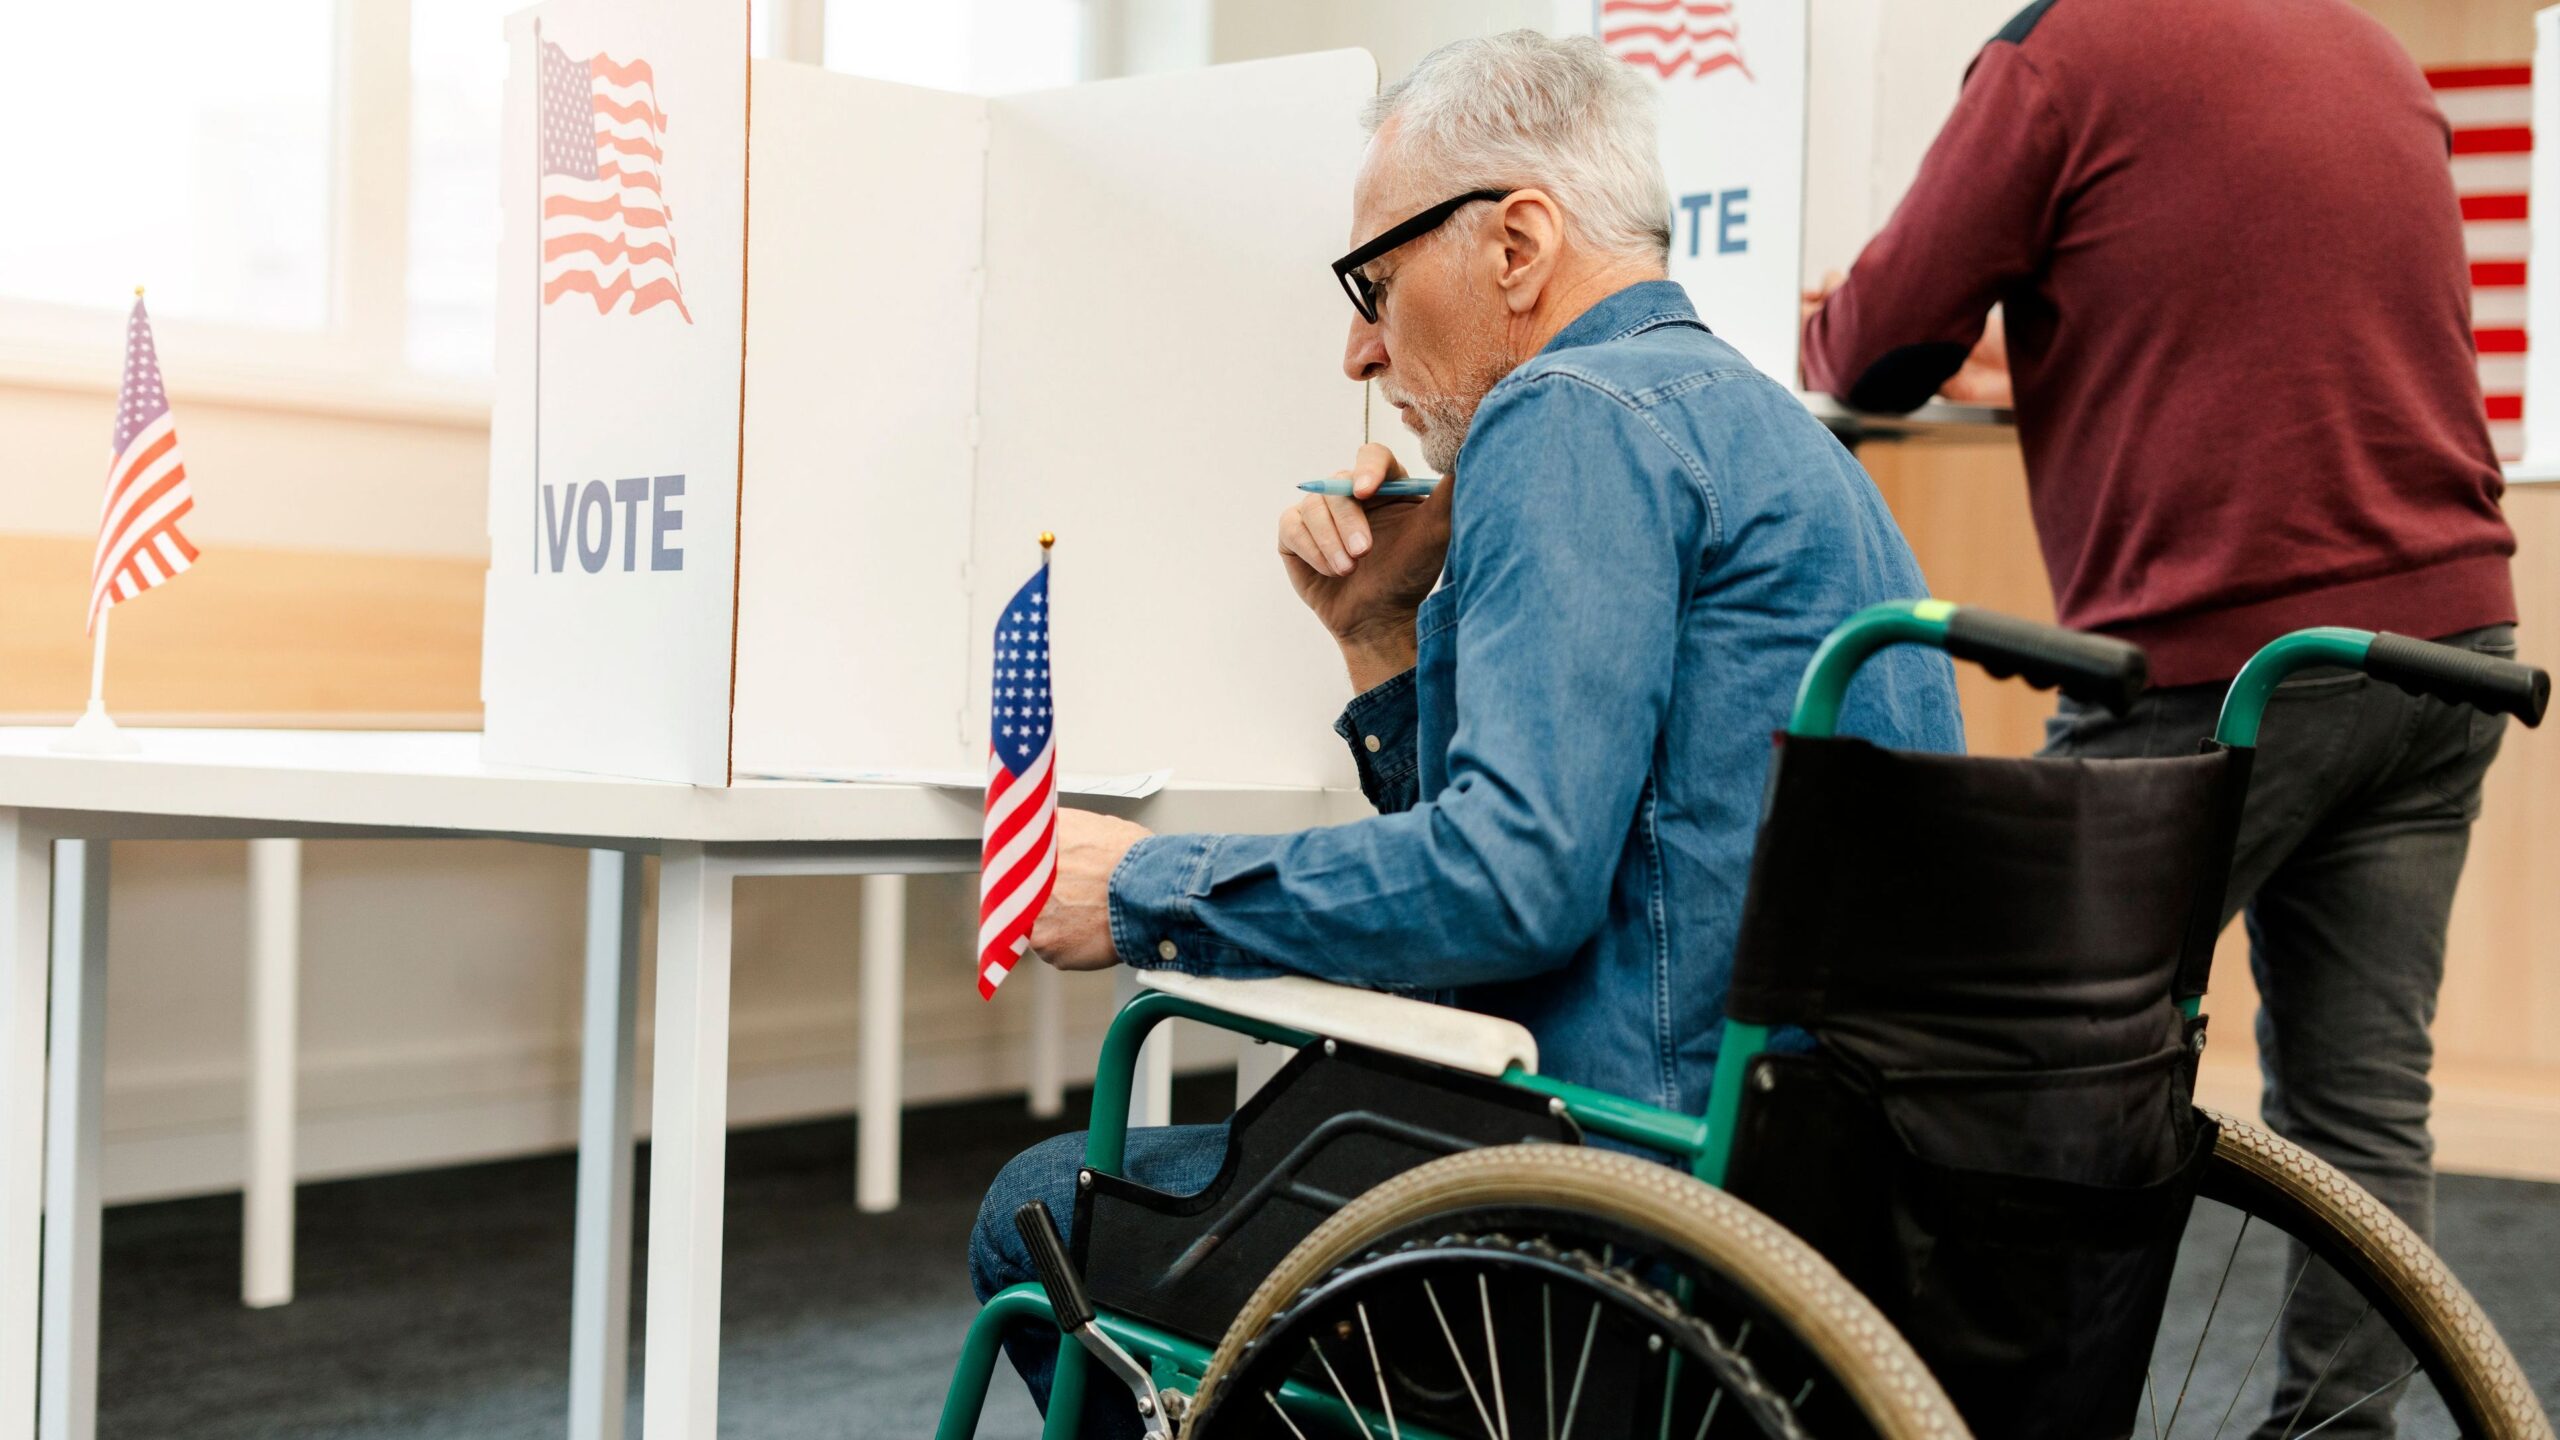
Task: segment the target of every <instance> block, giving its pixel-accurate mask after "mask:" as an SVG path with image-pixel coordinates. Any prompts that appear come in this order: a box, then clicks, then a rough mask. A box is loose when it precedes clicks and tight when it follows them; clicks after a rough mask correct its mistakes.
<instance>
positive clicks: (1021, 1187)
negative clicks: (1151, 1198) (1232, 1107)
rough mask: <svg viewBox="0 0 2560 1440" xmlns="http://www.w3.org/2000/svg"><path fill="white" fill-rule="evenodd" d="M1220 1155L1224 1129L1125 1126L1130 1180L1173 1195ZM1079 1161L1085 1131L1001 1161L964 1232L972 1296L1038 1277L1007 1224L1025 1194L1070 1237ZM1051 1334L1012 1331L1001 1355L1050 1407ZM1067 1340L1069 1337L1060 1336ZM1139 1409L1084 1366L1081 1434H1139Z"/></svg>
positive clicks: (1089, 1437)
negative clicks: (1045, 1207)
mask: <svg viewBox="0 0 2560 1440" xmlns="http://www.w3.org/2000/svg"><path fill="white" fill-rule="evenodd" d="M1226 1155H1227V1127H1226V1126H1225V1125H1223V1124H1220V1125H1166V1126H1161V1127H1151V1128H1148V1129H1144V1130H1132V1131H1130V1132H1129V1149H1128V1155H1127V1163H1126V1164H1125V1165H1124V1166H1123V1167H1122V1168H1123V1169H1124V1171H1125V1172H1126V1173H1127V1175H1128V1176H1129V1178H1130V1179H1132V1180H1136V1181H1139V1182H1140V1183H1142V1184H1146V1185H1152V1186H1154V1187H1155V1188H1156V1189H1158V1190H1163V1191H1168V1192H1170V1193H1172V1194H1176V1195H1191V1194H1196V1193H1198V1192H1199V1191H1200V1190H1202V1189H1204V1188H1206V1187H1207V1185H1208V1183H1209V1182H1210V1181H1211V1180H1214V1179H1216V1178H1217V1176H1218V1166H1219V1164H1220V1163H1221V1162H1222V1161H1224V1160H1225V1159H1226ZM1083 1167H1084V1132H1083V1131H1081V1130H1079V1131H1077V1132H1076V1133H1075V1134H1072V1135H1056V1136H1052V1137H1050V1138H1049V1139H1046V1140H1043V1141H1041V1142H1040V1143H1039V1144H1037V1145H1034V1146H1032V1147H1031V1148H1030V1149H1028V1150H1025V1151H1023V1152H1022V1153H1021V1154H1019V1155H1016V1156H1014V1157H1013V1158H1012V1159H1011V1160H1009V1161H1007V1162H1005V1167H1004V1169H1002V1170H1000V1171H998V1172H997V1173H996V1179H995V1183H994V1184H993V1185H990V1186H988V1187H987V1198H986V1200H985V1201H984V1202H982V1203H981V1204H980V1205H979V1206H978V1228H977V1229H975V1230H974V1231H971V1232H970V1235H969V1283H970V1284H971V1285H973V1286H975V1287H976V1289H977V1292H978V1299H979V1301H980V1302H981V1303H983V1302H984V1301H985V1300H986V1299H987V1297H989V1296H991V1295H993V1294H995V1293H996V1292H997V1291H999V1290H1002V1289H1004V1288H1006V1287H1007V1286H1011V1285H1019V1284H1021V1283H1022V1282H1023V1281H1025V1280H1033V1279H1037V1278H1038V1277H1037V1276H1035V1275H1034V1274H1033V1273H1032V1270H1031V1255H1030V1252H1029V1251H1027V1250H1025V1249H1024V1248H1023V1245H1022V1236H1021V1233H1020V1232H1019V1231H1017V1230H1015V1229H1014V1228H1013V1212H1014V1211H1015V1209H1017V1208H1018V1207H1020V1206H1021V1204H1022V1202H1024V1201H1026V1200H1045V1201H1047V1202H1048V1204H1049V1213H1050V1214H1051V1215H1054V1216H1056V1217H1057V1220H1058V1229H1059V1230H1060V1231H1061V1232H1063V1233H1064V1234H1065V1235H1066V1237H1067V1240H1068V1242H1069V1243H1070V1244H1072V1243H1073V1242H1074V1240H1075V1223H1076V1222H1075V1214H1076V1172H1077V1171H1078V1170H1080V1169H1082V1168H1083ZM1060 1338H1061V1337H1060V1336H1059V1334H1058V1332H1057V1331H1056V1330H1054V1329H1043V1330H1041V1331H1039V1332H1038V1333H1036V1334H1035V1333H1030V1332H1023V1331H1017V1332H1016V1333H1014V1334H1012V1335H1008V1336H1006V1337H1005V1342H1004V1353H1005V1355H1006V1356H1007V1358H1009V1359H1011V1360H1012V1361H1013V1368H1014V1369H1016V1370H1019V1371H1021V1372H1022V1383H1023V1384H1024V1385H1026V1386H1028V1387H1029V1388H1030V1390H1031V1399H1032V1403H1034V1404H1036V1405H1038V1406H1039V1407H1040V1413H1042V1414H1043V1415H1045V1414H1047V1413H1049V1382H1050V1380H1051V1378H1052V1377H1053V1376H1054V1375H1055V1373H1056V1370H1057V1364H1058V1344H1059V1340H1060ZM1067 1343H1069V1344H1072V1343H1074V1342H1072V1341H1069V1342H1067ZM1140 1433H1141V1430H1140V1427H1139V1425H1138V1407H1137V1405H1136V1403H1135V1402H1134V1401H1133V1400H1132V1399H1131V1398H1130V1396H1129V1392H1128V1390H1127V1389H1126V1388H1124V1387H1123V1386H1122V1385H1121V1384H1120V1382H1119V1381H1118V1380H1117V1379H1114V1378H1113V1377H1112V1376H1111V1374H1110V1372H1108V1371H1106V1370H1104V1369H1103V1368H1102V1367H1101V1366H1099V1365H1092V1364H1088V1365H1087V1366H1086V1367H1085V1387H1084V1420H1083V1423H1082V1424H1080V1425H1078V1426H1077V1427H1076V1434H1077V1436H1078V1437H1080V1440H1138V1436H1139V1435H1140Z"/></svg>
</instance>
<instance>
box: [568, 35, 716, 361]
mask: <svg viewBox="0 0 2560 1440" xmlns="http://www.w3.org/2000/svg"><path fill="white" fill-rule="evenodd" d="M541 51H542V117H541V119H542V303H543V304H545V305H549V304H552V303H554V302H555V301H558V300H559V299H561V298H562V297H563V296H566V295H573V294H575V295H585V296H587V297H588V298H590V299H592V300H593V301H594V302H595V306H596V313H597V314H599V315H605V314H611V313H612V312H613V310H614V309H615V308H616V307H617V306H619V305H621V304H622V303H623V302H624V301H625V300H628V301H629V302H630V305H631V308H630V310H629V312H628V313H630V314H633V315H637V314H639V313H641V312H642V311H644V310H649V309H653V308H655V307H657V306H660V305H672V306H674V307H675V311H676V313H677V314H678V315H681V316H683V317H684V320H685V323H686V324H688V325H690V324H692V323H693V312H691V311H689V310H687V309H686V308H685V304H684V282H683V281H682V280H681V279H679V278H678V277H677V275H676V237H675V231H674V230H673V229H672V228H670V227H671V226H672V224H673V216H672V214H671V212H670V211H669V210H668V208H667V200H666V187H665V183H664V178H663V177H662V176H661V174H660V173H659V172H660V170H661V169H662V168H663V166H664V165H665V163H666V148H665V147H666V131H667V117H666V112H665V111H663V110H661V109H660V108H659V106H658V83H657V79H656V77H655V76H654V75H653V74H652V73H651V71H650V69H649V62H647V61H645V60H633V61H631V62H629V63H628V64H625V63H622V62H620V61H617V60H615V59H614V58H613V57H612V56H610V55H593V56H589V57H588V58H586V59H584V60H580V59H576V58H574V57H572V56H571V55H570V54H569V52H568V51H566V50H563V49H561V48H560V47H559V46H558V45H557V44H554V43H553V42H551V41H549V40H545V41H542V42H541Z"/></svg>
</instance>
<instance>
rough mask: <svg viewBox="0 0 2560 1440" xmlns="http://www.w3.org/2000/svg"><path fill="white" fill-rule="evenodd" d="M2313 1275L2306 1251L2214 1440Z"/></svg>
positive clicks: (2242, 1374)
mask: <svg viewBox="0 0 2560 1440" xmlns="http://www.w3.org/2000/svg"><path fill="white" fill-rule="evenodd" d="M2310 1273H2311V1252H2309V1251H2307V1250H2306V1251H2304V1252H2303V1255H2302V1264H2301V1265H2300V1266H2299V1267H2297V1268H2296V1269H2295V1270H2294V1272H2293V1283H2292V1284H2290V1285H2287V1286H2286V1287H2284V1299H2283V1301H2282V1302H2281V1303H2279V1304H2278V1305H2277V1306H2276V1313H2275V1316H2274V1318H2273V1319H2270V1320H2269V1321H2267V1333H2266V1334H2264V1335H2261V1336H2259V1337H2258V1348H2257V1349H2256V1350H2253V1351H2251V1352H2250V1354H2249V1368H2248V1369H2246V1370H2243V1371H2241V1372H2240V1388H2239V1389H2237V1390H2234V1391H2232V1392H2231V1403H2230V1404H2228V1405H2225V1406H2223V1407H2222V1421H2221V1423H2220V1424H2217V1425H2215V1426H2214V1427H2213V1440H2222V1431H2223V1427H2224V1426H2227V1425H2229V1424H2230V1423H2231V1412H2232V1411H2234V1410H2237V1409H2239V1408H2240V1396H2241V1395H2242V1393H2243V1392H2245V1391H2247V1390H2248V1388H2249V1377H2250V1376H2252V1375H2255V1374H2257V1373H2258V1361H2259V1360H2260V1359H2262V1358H2264V1357H2265V1355H2266V1353H2267V1342H2268V1341H2270V1340H2273V1339H2274V1338H2276V1327H2277V1326H2278V1325H2281V1324H2283V1323H2284V1312H2286V1311H2287V1310H2290V1309H2292V1308H2293V1292H2295V1291H2296V1290H2299V1289H2301V1288H2302V1277H2303V1276H2305V1275H2308V1274H2310Z"/></svg>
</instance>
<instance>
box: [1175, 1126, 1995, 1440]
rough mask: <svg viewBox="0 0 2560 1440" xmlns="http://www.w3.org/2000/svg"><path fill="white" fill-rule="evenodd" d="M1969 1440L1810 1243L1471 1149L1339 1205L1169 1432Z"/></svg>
mask: <svg viewBox="0 0 2560 1440" xmlns="http://www.w3.org/2000/svg"><path fill="white" fill-rule="evenodd" d="M1755 1432H1756V1433H1758V1434H1761V1435H1766V1436H1775V1437H1785V1440H1799V1437H1804V1436H1809V1435H1819V1436H1823V1437H1825V1440H1835V1437H1838V1440H1846V1437H1854V1436H1861V1435H1873V1436H1877V1437H1884V1440H1966V1430H1965V1427H1964V1422H1963V1421H1962V1420H1961V1419H1959V1418H1958V1417H1957V1415H1956V1412H1955V1410H1954V1407H1952V1406H1951V1405H1949V1404H1948V1403H1947V1399H1946V1396H1945V1394H1944V1392H1942V1391H1941V1390H1940V1389H1939V1388H1938V1385H1937V1382H1936V1381H1935V1380H1933V1379H1931V1378H1930V1376H1929V1373H1928V1371H1927V1370H1926V1369H1925V1368H1923V1367H1922V1365H1921V1363H1920V1361H1919V1360H1918V1358H1917V1357H1915V1356H1914V1355H1913V1354H1912V1352H1911V1348H1910V1347H1909V1346H1908V1345H1907V1344H1905V1343H1904V1342H1903V1340H1902V1337H1901V1336H1900V1335H1898V1334H1897V1333H1895V1331H1894V1330H1893V1328H1892V1327H1891V1326H1890V1325H1888V1324H1886V1323H1885V1321H1884V1320H1883V1318H1882V1317H1881V1316H1879V1315H1878V1314H1877V1313H1876V1311H1875V1309H1874V1308H1873V1307H1872V1306H1870V1305H1869V1304H1868V1303H1867V1301H1866V1300H1865V1298H1864V1297H1862V1296H1860V1295H1859V1294H1858V1293H1857V1292H1856V1291H1855V1290H1853V1289H1852V1288H1850V1286H1849V1284H1848V1283H1847V1282H1846V1281H1844V1280H1842V1279H1841V1278H1840V1276H1839V1273H1838V1272H1837V1271H1835V1270H1833V1269H1832V1268H1831V1266H1830V1265H1829V1264H1828V1263H1827V1262H1825V1261H1824V1260H1823V1259H1822V1258H1821V1257H1820V1256H1819V1255H1816V1254H1815V1253H1814V1252H1813V1250H1812V1249H1811V1248H1809V1247H1808V1246H1806V1245H1805V1244H1804V1243H1803V1242H1802V1241H1800V1240H1798V1239H1796V1238H1795V1237H1794V1236H1793V1235H1791V1234H1789V1233H1787V1231H1785V1230H1784V1229H1782V1228H1781V1227H1779V1226H1778V1225H1777V1224H1776V1223H1775V1222H1774V1221H1771V1220H1770V1219H1768V1218H1767V1217H1766V1216H1764V1215H1762V1214H1761V1213H1760V1212H1758V1211H1757V1210H1754V1209H1752V1208H1751V1207H1750V1206H1748V1205H1746V1204H1744V1203H1743V1202H1741V1201H1739V1200H1736V1199H1734V1198H1733V1197H1732V1196H1730V1195H1726V1194H1724V1193H1723V1192H1721V1191H1719V1190H1716V1189H1714V1188H1713V1187H1711V1186H1708V1185H1705V1184H1702V1183H1700V1182H1699V1181H1697V1180H1694V1179H1692V1178H1690V1177H1689V1176H1686V1175H1683V1174H1681V1173H1680V1172H1678V1171H1675V1170H1672V1169H1669V1168H1667V1167H1665V1166H1662V1165H1659V1164H1655V1163H1652V1162H1649V1161H1645V1160H1640V1159H1637V1158H1635V1157H1633V1156H1630V1155H1622V1154H1618V1153H1615V1152H1611V1151H1603V1150H1587V1149H1582V1148H1579V1147H1565V1146H1554V1145H1510V1146H1499V1147H1494V1148H1490V1149H1483V1150H1472V1151H1467V1152H1464V1153H1462V1154H1457V1155H1452V1156H1449V1157H1447V1158H1445V1159H1442V1160H1437V1161H1434V1162H1432V1163H1430V1164H1428V1165H1424V1166H1420V1167H1418V1168H1416V1169H1414V1170H1412V1171H1409V1172H1407V1173H1406V1174H1404V1175H1401V1176H1399V1177H1397V1178H1396V1179H1394V1180H1391V1181H1388V1182H1387V1183H1386V1184H1384V1185H1381V1186H1379V1187H1377V1188H1376V1189H1374V1190H1371V1191H1369V1192H1368V1193H1366V1194H1364V1195H1362V1196H1360V1197H1359V1198H1358V1199H1356V1200H1354V1201H1353V1202H1352V1203H1351V1204H1350V1205H1348V1206H1345V1207H1344V1208H1343V1209H1342V1210H1340V1211H1338V1212H1336V1213H1335V1214H1334V1215H1333V1217H1332V1218H1330V1219H1329V1220H1327V1221H1326V1222H1325V1223H1324V1224H1323V1225H1322V1226H1320V1227H1318V1228H1317V1229H1316V1230H1315V1232H1314V1233H1312V1234H1310V1235H1309V1236H1308V1237H1307V1238H1306V1239H1305V1240H1304V1241H1302V1242H1300V1244H1299V1245H1298V1247H1297V1248H1296V1249H1295V1250H1293V1251H1291V1252H1290V1254H1289V1255H1288V1257H1287V1258H1286V1259H1284V1260H1283V1261H1282V1262H1281V1264H1280V1266H1279V1268H1278V1269H1276V1270H1274V1271H1273V1272H1272V1273H1271V1275H1270V1276H1269V1278H1267V1279H1266V1280H1265V1281H1264V1282H1263V1283H1262V1285H1261V1287H1260V1288H1259V1289H1258V1290H1256V1291H1255V1293H1254V1294H1253V1296H1252V1298H1251V1299H1250V1300H1248V1301H1247V1302H1246V1304H1245V1307H1244V1309H1243V1310H1242V1311H1241V1312H1240V1313H1239V1314H1238V1315H1237V1316H1236V1319H1235V1321H1234V1323H1233V1325H1231V1326H1230V1327H1229V1329H1228V1331H1227V1334H1226V1338H1225V1339H1224V1340H1223V1341H1222V1342H1220V1344H1219V1346H1218V1349H1217V1352H1216V1354H1215V1355H1214V1356H1213V1357H1212V1358H1211V1360H1210V1362H1209V1365H1208V1369H1207V1372H1206V1374H1205V1375H1204V1377H1203V1379H1202V1382H1201V1386H1200V1390H1199V1393H1198V1396H1197V1398H1196V1401H1195V1403H1194V1404H1193V1406H1192V1416H1191V1420H1190V1424H1189V1426H1188V1428H1187V1429H1186V1430H1185V1432H1184V1434H1185V1437H1186V1440H1326V1437H1354V1436H1356V1437H1362V1440H1372V1437H1374V1440H1388V1437H1411V1436H1421V1435H1432V1436H1466V1437H1476V1436H1485V1437H1497V1440H1499V1437H1509V1436H1513V1435H1518V1436H1522V1437H1529V1436H1551V1437H1556V1440H1572V1437H1581V1440H1616V1437H1628V1440H1633V1437H1636V1436H1642V1437H1644V1440H1662V1437H1672V1440H1691V1437H1702V1436H1707V1435H1710V1434H1713V1435H1717V1436H1727V1437H1734V1440H1739V1437H1742V1436H1747V1435H1750V1434H1752V1433H1755Z"/></svg>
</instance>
